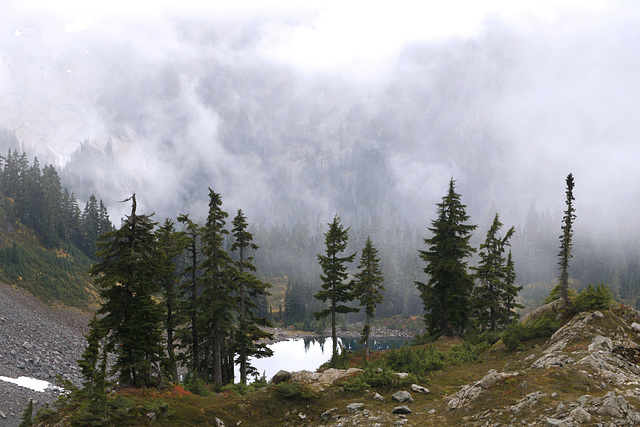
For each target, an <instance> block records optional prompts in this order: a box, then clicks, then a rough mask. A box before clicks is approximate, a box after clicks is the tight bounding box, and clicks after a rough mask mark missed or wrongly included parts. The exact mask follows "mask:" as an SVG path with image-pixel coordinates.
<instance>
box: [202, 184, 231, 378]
mask: <svg viewBox="0 0 640 427" xmlns="http://www.w3.org/2000/svg"><path fill="white" fill-rule="evenodd" d="M221 205H222V199H221V198H220V195H219V194H218V193H215V192H214V191H213V190H212V189H209V214H208V216H207V222H206V224H205V226H204V228H203V230H202V252H203V255H204V259H203V261H202V270H203V277H202V282H203V283H202V284H203V286H202V287H203V289H202V295H201V301H202V302H201V307H202V310H203V314H204V317H205V323H204V327H205V330H206V331H209V332H210V334H211V335H210V336H209V337H207V338H210V339H208V340H207V341H206V344H207V348H206V349H205V358H206V359H207V360H206V361H205V366H206V368H207V369H210V371H211V377H212V379H213V382H214V383H215V384H217V385H221V384H223V356H224V354H225V347H226V346H227V344H229V343H228V342H225V341H226V338H227V337H228V333H229V332H230V330H231V321H232V313H233V311H234V308H235V302H236V301H235V300H234V298H233V292H234V291H235V284H234V282H233V278H234V277H235V274H236V273H235V266H234V264H233V262H232V261H231V258H230V257H229V254H228V253H227V251H226V250H225V249H224V243H225V235H227V234H228V233H229V232H228V230H226V229H225V228H224V227H225V224H226V222H225V219H226V218H227V216H228V214H227V213H226V212H225V211H223V210H222V208H221ZM209 355H211V360H208V359H209Z"/></svg>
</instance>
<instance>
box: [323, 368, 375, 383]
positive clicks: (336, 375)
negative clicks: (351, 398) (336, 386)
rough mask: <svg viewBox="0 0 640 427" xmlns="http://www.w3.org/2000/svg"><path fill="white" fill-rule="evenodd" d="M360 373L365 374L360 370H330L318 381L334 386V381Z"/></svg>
mask: <svg viewBox="0 0 640 427" xmlns="http://www.w3.org/2000/svg"><path fill="white" fill-rule="evenodd" d="M360 372H364V370H362V369H358V368H349V369H334V368H329V369H327V370H326V371H324V372H323V373H322V374H321V375H320V377H318V380H317V381H318V382H319V383H321V384H333V382H334V381H336V380H338V379H340V378H344V377H349V376H352V375H355V374H358V373H360Z"/></svg>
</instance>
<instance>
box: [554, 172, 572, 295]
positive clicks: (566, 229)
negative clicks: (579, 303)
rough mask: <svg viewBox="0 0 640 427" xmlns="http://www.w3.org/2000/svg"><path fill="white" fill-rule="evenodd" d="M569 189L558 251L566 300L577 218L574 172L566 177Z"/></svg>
mask: <svg viewBox="0 0 640 427" xmlns="http://www.w3.org/2000/svg"><path fill="white" fill-rule="evenodd" d="M566 183H567V191H566V196H567V200H566V204H567V209H566V210H565V211H564V217H563V218H562V234H561V235H560V252H558V257H559V258H560V260H559V261H558V265H559V266H560V294H561V295H562V299H563V300H564V301H565V302H569V258H571V256H572V255H571V249H572V246H573V244H572V243H571V239H572V238H573V221H574V220H575V219H576V215H575V211H576V209H575V207H574V206H573V201H574V200H575V198H574V197H573V187H574V185H575V184H574V182H573V174H572V173H570V174H569V175H567V179H566Z"/></svg>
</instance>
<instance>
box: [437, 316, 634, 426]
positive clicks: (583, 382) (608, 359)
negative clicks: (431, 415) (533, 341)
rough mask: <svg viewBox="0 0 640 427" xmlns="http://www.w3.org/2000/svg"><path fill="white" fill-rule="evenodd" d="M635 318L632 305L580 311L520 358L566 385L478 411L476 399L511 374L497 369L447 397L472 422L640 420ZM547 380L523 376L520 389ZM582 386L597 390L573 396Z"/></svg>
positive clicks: (536, 373)
mask: <svg viewBox="0 0 640 427" xmlns="http://www.w3.org/2000/svg"><path fill="white" fill-rule="evenodd" d="M635 322H640V312H637V311H635V310H633V309H630V308H628V307H620V308H618V309H616V310H607V311H605V312H604V313H603V312H601V311H594V312H590V313H589V312H585V313H579V314H578V315H576V316H574V318H573V319H572V320H571V321H569V322H568V323H567V324H566V325H564V326H563V327H562V328H560V329H558V331H556V333H555V334H554V335H553V336H552V337H551V338H550V339H549V340H548V341H547V343H546V344H544V345H543V346H542V347H540V348H534V349H532V350H530V354H529V355H528V356H526V357H522V358H521V361H520V363H523V364H524V365H525V368H523V369H520V371H519V372H520V374H521V375H523V376H525V375H529V378H531V377H532V376H533V377H534V378H535V377H540V378H545V381H553V380H554V379H556V378H557V379H558V380H559V384H562V386H563V387H565V389H564V390H563V389H562V388H560V389H557V392H556V391H554V392H545V391H541V390H537V391H536V390H535V389H534V390H532V392H531V393H529V394H527V395H525V396H523V397H521V398H519V399H518V400H517V401H516V402H515V403H512V404H511V405H509V406H506V407H493V408H491V409H489V410H484V411H479V412H475V411H474V408H473V403H474V401H475V400H476V399H477V397H478V396H479V395H480V394H481V393H485V392H487V393H488V392H491V390H490V388H491V386H492V385H495V384H496V383H497V382H498V381H500V380H501V375H503V374H505V373H498V372H495V371H494V372H490V373H488V374H487V375H485V377H484V378H482V379H481V380H480V381H477V382H476V383H471V384H468V385H465V386H463V387H462V388H461V390H460V391H458V392H457V393H454V394H452V395H450V396H447V397H445V398H444V402H445V403H446V404H447V407H448V408H449V409H458V408H463V407H465V410H466V413H468V414H470V415H468V416H465V417H464V419H465V420H466V421H467V422H468V423H469V424H470V425H498V424H500V423H504V422H505V421H508V425H547V426H580V425H600V426H633V425H640V412H639V411H638V408H640V369H639V368H638V364H639V363H640V337H639V336H638V333H637V332H636V331H634V330H633V329H632V327H631V326H630V325H632V324H633V323H635ZM638 324H640V323H638ZM515 356H516V357H515V359H517V354H516V355H515ZM528 363H529V364H528ZM527 366H528V367H527ZM490 374H491V375H490ZM529 378H528V379H529ZM544 384H545V383H544V382H542V383H540V382H537V381H534V380H529V381H526V383H525V382H524V381H523V382H522V383H521V384H520V386H518V387H517V389H514V393H518V394H519V393H521V392H522V390H525V389H531V388H533V387H536V386H537V387H540V386H541V385H544ZM580 388H582V389H583V390H585V391H589V392H592V393H593V394H594V395H591V394H586V393H585V394H583V395H581V396H579V397H578V398H576V397H569V396H575V390H579V389H580ZM607 388H609V389H610V390H607ZM611 389H612V390H611ZM568 397H569V398H568ZM505 414H512V415H510V416H509V415H505ZM497 420H500V422H496V421H497ZM503 425H504V424H503Z"/></svg>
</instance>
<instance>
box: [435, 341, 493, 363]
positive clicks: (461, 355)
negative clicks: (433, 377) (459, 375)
mask: <svg viewBox="0 0 640 427" xmlns="http://www.w3.org/2000/svg"><path fill="white" fill-rule="evenodd" d="M489 347H490V345H489V344H488V343H486V342H485V343H479V344H477V345H474V344H472V343H471V342H469V341H462V342H461V343H460V344H456V345H454V346H453V347H451V350H449V354H447V357H446V359H445V361H446V363H447V364H449V365H453V366H460V365H464V364H465V363H472V362H481V360H480V354H482V353H483V352H484V351H486V350H487V349H488V348H489Z"/></svg>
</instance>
